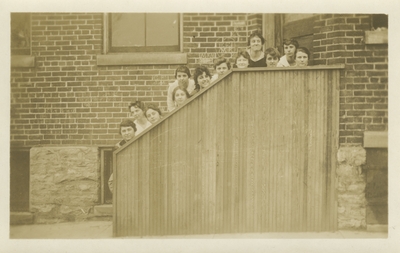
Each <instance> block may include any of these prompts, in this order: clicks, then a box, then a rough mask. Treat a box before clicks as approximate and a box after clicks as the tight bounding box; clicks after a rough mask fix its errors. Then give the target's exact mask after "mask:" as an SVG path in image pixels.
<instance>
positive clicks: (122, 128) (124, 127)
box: [119, 119, 136, 141]
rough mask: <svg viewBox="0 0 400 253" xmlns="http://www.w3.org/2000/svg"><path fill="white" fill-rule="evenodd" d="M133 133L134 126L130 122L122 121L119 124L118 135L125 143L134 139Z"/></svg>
mask: <svg viewBox="0 0 400 253" xmlns="http://www.w3.org/2000/svg"><path fill="white" fill-rule="evenodd" d="M135 132H136V124H135V123H133V121H132V120H130V119H124V120H123V121H122V122H121V123H120V124H119V133H120V134H121V136H122V138H124V140H125V141H129V140H130V139H132V138H133V137H135Z"/></svg>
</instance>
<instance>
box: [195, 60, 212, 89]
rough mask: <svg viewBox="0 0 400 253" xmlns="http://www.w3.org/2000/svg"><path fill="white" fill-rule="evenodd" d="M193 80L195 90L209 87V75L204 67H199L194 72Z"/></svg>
mask: <svg viewBox="0 0 400 253" xmlns="http://www.w3.org/2000/svg"><path fill="white" fill-rule="evenodd" d="M193 78H194V83H195V85H196V89H200V87H201V88H205V87H207V86H208V85H210V80H211V74H210V71H209V70H208V68H207V67H206V66H200V67H197V68H196V69H195V70H194V75H193Z"/></svg>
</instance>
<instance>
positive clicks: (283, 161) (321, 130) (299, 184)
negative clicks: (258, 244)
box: [114, 68, 340, 236]
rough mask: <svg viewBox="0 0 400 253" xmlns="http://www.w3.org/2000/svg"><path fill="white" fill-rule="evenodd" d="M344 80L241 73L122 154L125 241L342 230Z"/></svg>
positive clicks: (118, 155) (324, 74) (312, 74)
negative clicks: (338, 176) (338, 183)
mask: <svg viewBox="0 0 400 253" xmlns="http://www.w3.org/2000/svg"><path fill="white" fill-rule="evenodd" d="M339 74H340V72H339V70H337V69H332V68H328V69H323V68H319V69H315V70H302V69H290V70H287V71H260V70H258V69H257V70H255V71H247V72H243V71H239V72H232V73H231V74H230V75H228V76H227V77H225V78H224V79H222V80H220V81H219V82H218V83H217V84H216V85H214V86H211V87H210V88H208V89H206V90H205V91H202V92H200V95H198V96H197V97H195V100H193V101H190V103H187V104H186V105H185V106H184V107H183V108H180V109H179V110H177V111H176V112H174V113H172V115H169V116H168V117H167V118H166V119H164V120H163V121H161V122H160V123H159V124H157V125H156V126H153V127H152V128H151V129H150V130H149V131H148V132H145V133H143V134H142V135H141V136H139V138H138V139H137V140H134V141H133V142H131V143H128V145H127V147H124V148H123V149H122V150H120V151H117V152H115V161H116V166H115V167H116V170H118V172H117V173H116V174H117V180H118V183H117V184H116V188H117V189H116V193H115V195H114V197H115V198H116V199H115V207H114V211H115V213H116V214H117V215H116V216H114V217H115V218H114V219H115V222H114V223H115V224H114V231H115V235H116V236H128V235H155V234H171V235H173V234H202V233H207V234H210V233H222V232H223V233H238V232H239V233H243V232H279V231H288V232H295V231H326V230H332V229H334V228H335V226H336V225H335V219H336V217H335V214H336V213H335V212H334V211H331V209H332V208H335V201H336V195H335V193H336V192H335V188H334V187H335V173H334V168H335V159H334V156H335V152H336V151H337V148H338V145H337V138H338V134H337V133H338V99H339V90H338V87H339V80H340V79H339ZM328 85H331V87H329V86H328ZM153 155H154V156H155V157H154V158H153ZM129 189H131V190H129Z"/></svg>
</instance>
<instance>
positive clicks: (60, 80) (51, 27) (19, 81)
mask: <svg viewBox="0 0 400 253" xmlns="http://www.w3.org/2000/svg"><path fill="white" fill-rule="evenodd" d="M237 21H243V22H244V23H243V22H242V23H240V22H239V23H235V22H237ZM243 24H244V25H243ZM183 26H184V27H183V43H184V44H183V49H184V52H186V53H188V66H189V68H191V70H193V69H194V68H195V67H197V66H198V65H200V64H204V65H207V66H209V67H210V69H211V70H212V59H214V58H215V56H219V55H220V53H222V54H224V55H225V56H226V57H231V56H232V55H234V54H235V53H236V51H237V49H238V48H245V47H246V46H247V37H248V34H249V33H250V32H251V31H252V30H255V29H256V28H257V27H259V28H261V15H260V14H209V13H201V14H184V15H183ZM250 28H251V29H252V30H251V29H250ZM253 28H254V29H253ZM103 29H104V28H103V14H101V13H90V14H85V13H32V38H31V41H32V55H33V56H35V57H36V59H35V60H36V66H35V67H33V68H12V69H11V146H14V147H18V146H28V147H29V146H35V145H44V144H54V145H64V144H75V145H82V144H84V145H113V144H114V143H115V142H116V141H118V140H119V139H120V136H119V133H118V124H119V123H120V122H121V120H122V119H123V118H126V117H127V116H128V109H127V106H128V104H129V103H130V102H132V101H135V100H136V99H139V100H142V101H145V102H152V103H155V104H157V105H159V106H160V107H161V108H162V109H165V107H166V89H167V87H168V83H169V82H172V81H173V80H174V70H175V69H176V67H177V65H143V66H97V65H96V57H97V55H98V54H101V53H102V51H103V48H102V47H103ZM221 48H224V49H223V50H221Z"/></svg>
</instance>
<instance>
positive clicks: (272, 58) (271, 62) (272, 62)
mask: <svg viewBox="0 0 400 253" xmlns="http://www.w3.org/2000/svg"><path fill="white" fill-rule="evenodd" d="M280 57H281V54H280V53H279V51H278V50H277V49H276V48H272V47H270V48H267V50H265V59H266V60H265V61H266V63H267V67H276V65H277V64H278V62H279V58H280Z"/></svg>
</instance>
